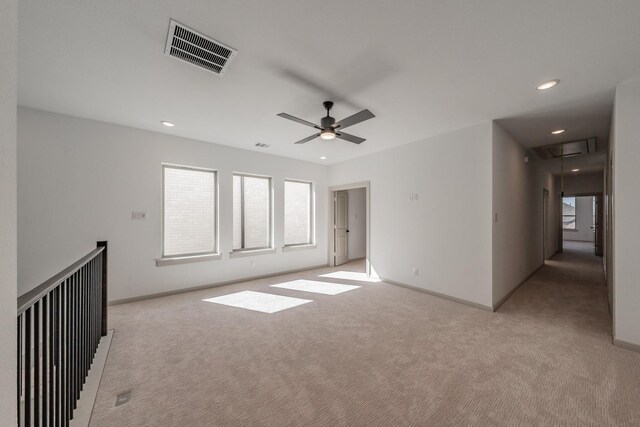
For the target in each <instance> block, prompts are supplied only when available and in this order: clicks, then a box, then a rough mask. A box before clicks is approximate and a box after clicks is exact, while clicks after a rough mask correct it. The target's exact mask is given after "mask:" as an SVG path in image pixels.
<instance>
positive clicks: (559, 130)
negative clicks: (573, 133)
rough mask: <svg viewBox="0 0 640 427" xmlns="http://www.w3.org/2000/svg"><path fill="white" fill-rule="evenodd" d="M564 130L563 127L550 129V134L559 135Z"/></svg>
mask: <svg viewBox="0 0 640 427" xmlns="http://www.w3.org/2000/svg"><path fill="white" fill-rule="evenodd" d="M564 131H565V129H558V130H552V131H551V135H560V134H561V133H563V132H564Z"/></svg>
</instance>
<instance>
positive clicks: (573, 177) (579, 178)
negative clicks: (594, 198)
mask: <svg viewBox="0 0 640 427" xmlns="http://www.w3.org/2000/svg"><path fill="white" fill-rule="evenodd" d="M556 180H557V181H558V182H557V185H558V187H560V177H556ZM602 192H604V172H594V173H584V174H582V173H578V174H568V175H565V177H564V194H565V196H573V195H580V194H593V193H602Z"/></svg>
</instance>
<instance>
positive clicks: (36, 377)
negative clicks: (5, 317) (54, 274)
mask: <svg viewBox="0 0 640 427" xmlns="http://www.w3.org/2000/svg"><path fill="white" fill-rule="evenodd" d="M40 303H41V301H36V303H35V304H33V425H34V427H39V426H40Z"/></svg>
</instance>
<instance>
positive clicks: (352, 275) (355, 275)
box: [318, 271, 380, 282]
mask: <svg viewBox="0 0 640 427" xmlns="http://www.w3.org/2000/svg"><path fill="white" fill-rule="evenodd" d="M318 277H327V278H329V279H342V280H356V281H359V282H379V281H380V279H377V278H375V277H367V273H360V272H357V271H334V272H333V273H327V274H321V275H319V276H318Z"/></svg>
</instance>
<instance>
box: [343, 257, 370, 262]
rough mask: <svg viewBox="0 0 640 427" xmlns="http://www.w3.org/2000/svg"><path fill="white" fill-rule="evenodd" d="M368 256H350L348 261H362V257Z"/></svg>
mask: <svg viewBox="0 0 640 427" xmlns="http://www.w3.org/2000/svg"><path fill="white" fill-rule="evenodd" d="M365 258H366V256H361V257H359V258H349V259H348V260H347V262H353V261H360V260H361V259H365Z"/></svg>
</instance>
